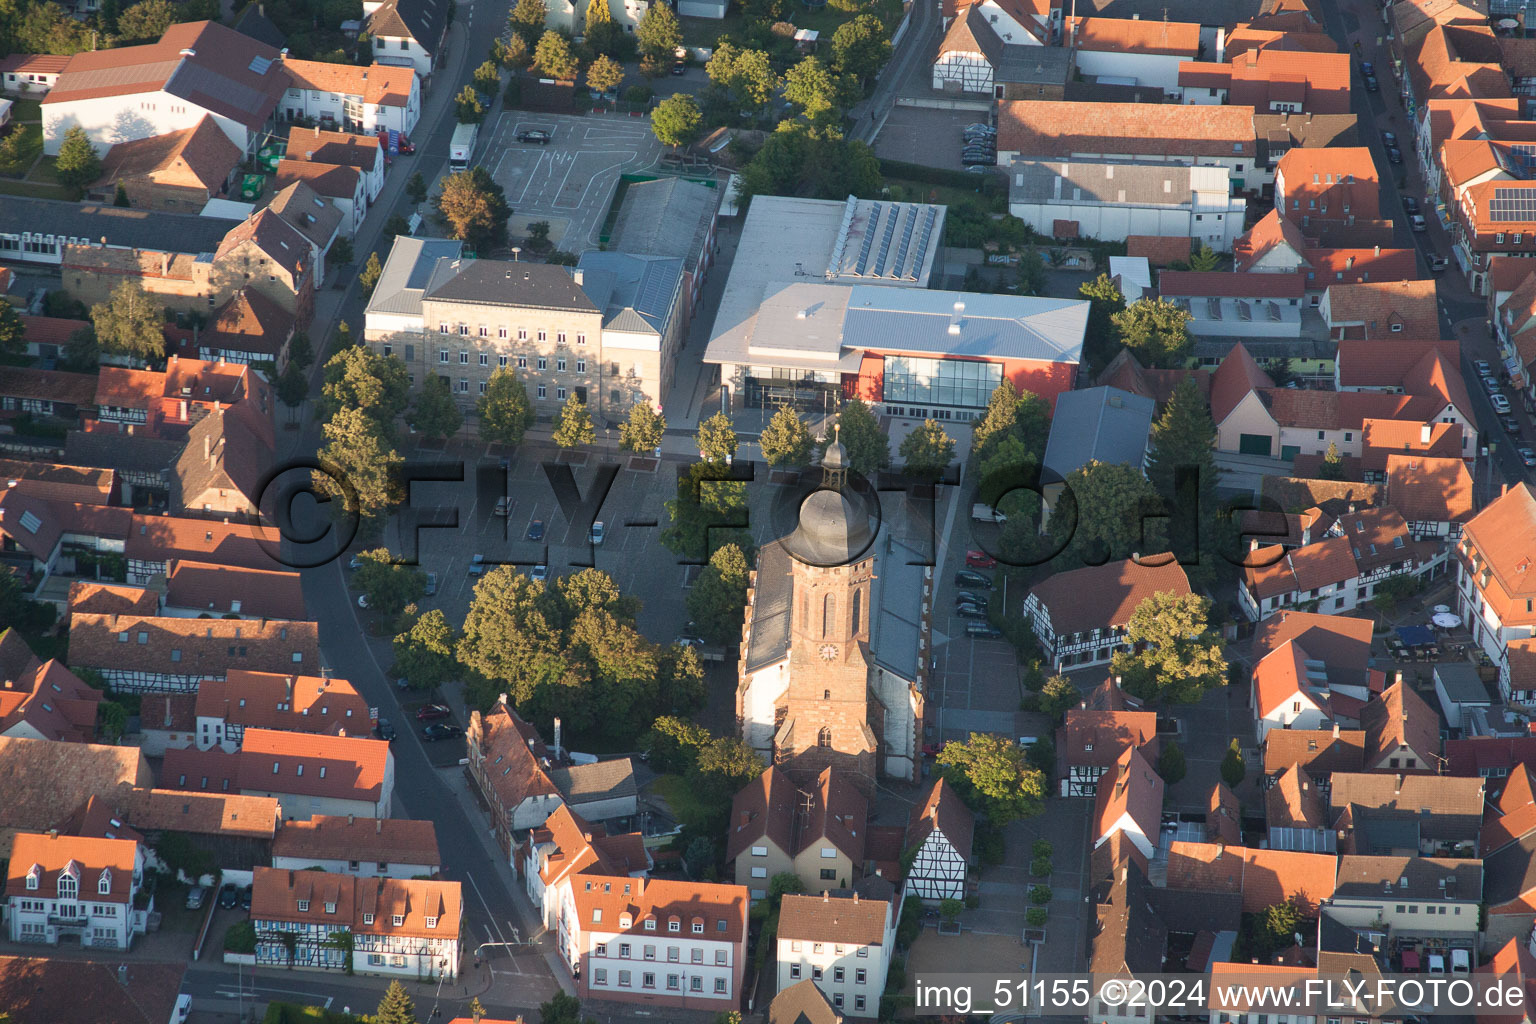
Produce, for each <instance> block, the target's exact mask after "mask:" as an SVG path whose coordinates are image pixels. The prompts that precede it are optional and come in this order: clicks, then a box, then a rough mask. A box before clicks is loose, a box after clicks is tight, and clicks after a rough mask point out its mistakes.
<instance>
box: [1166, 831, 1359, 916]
mask: <svg viewBox="0 0 1536 1024" xmlns="http://www.w3.org/2000/svg"><path fill="white" fill-rule="evenodd" d="M1336 871H1337V858H1335V857H1334V856H1333V855H1332V854H1322V853H1299V852H1295V851H1292V850H1255V849H1251V848H1248V847H1244V846H1223V845H1222V844H1220V843H1188V842H1182V841H1177V840H1176V841H1174V842H1173V843H1172V844H1171V845H1170V847H1169V850H1168V887H1169V888H1170V889H1189V890H1196V891H1200V890H1211V891H1215V892H1241V893H1242V894H1243V910H1244V911H1247V912H1249V913H1257V912H1260V911H1262V910H1264V909H1265V908H1267V907H1272V906H1275V905H1276V904H1279V903H1284V902H1286V901H1287V900H1290V899H1291V898H1292V897H1299V899H1300V903H1301V905H1302V908H1303V910H1304V911H1308V912H1311V911H1315V908H1316V907H1317V906H1319V905H1320V904H1321V903H1322V901H1324V900H1326V899H1329V898H1330V897H1332V896H1333V893H1334V888H1335V882H1336Z"/></svg>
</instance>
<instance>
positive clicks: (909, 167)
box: [880, 160, 997, 192]
mask: <svg viewBox="0 0 1536 1024" xmlns="http://www.w3.org/2000/svg"><path fill="white" fill-rule="evenodd" d="M880 173H881V174H882V175H884V176H885V177H887V178H901V179H904V180H906V181H923V182H927V183H928V184H930V185H948V186H950V187H951V188H963V189H965V190H967V191H970V192H974V191H975V190H976V189H977V187H978V186H980V187H982V188H983V189H985V188H986V187H987V183H988V182H991V183H992V186H993V187H996V181H997V175H995V174H969V173H967V172H965V171H949V170H945V169H944V168H942V167H929V166H927V165H926V164H909V163H907V162H906V161H905V160H881V161H880Z"/></svg>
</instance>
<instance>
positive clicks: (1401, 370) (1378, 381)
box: [1336, 338, 1461, 388]
mask: <svg viewBox="0 0 1536 1024" xmlns="http://www.w3.org/2000/svg"><path fill="white" fill-rule="evenodd" d="M1434 352H1438V353H1440V354H1441V355H1442V356H1443V357H1444V358H1445V359H1446V360H1448V361H1449V362H1450V363H1451V365H1455V363H1456V361H1457V360H1458V359H1460V358H1461V342H1459V341H1456V340H1455V339H1453V338H1447V339H1429V340H1401V339H1398V338H1393V339H1392V340H1391V341H1385V342H1384V341H1378V340H1368V339H1365V338H1346V339H1344V340H1343V341H1340V342H1339V349H1338V354H1337V356H1336V362H1337V363H1338V375H1339V386H1340V387H1345V388H1394V387H1402V386H1403V381H1404V379H1405V378H1406V377H1407V376H1408V373H1409V371H1410V370H1411V369H1412V368H1413V367H1414V366H1416V365H1417V364H1418V363H1419V362H1420V361H1421V360H1423V359H1424V358H1425V357H1426V356H1428V355H1430V354H1431V353H1434Z"/></svg>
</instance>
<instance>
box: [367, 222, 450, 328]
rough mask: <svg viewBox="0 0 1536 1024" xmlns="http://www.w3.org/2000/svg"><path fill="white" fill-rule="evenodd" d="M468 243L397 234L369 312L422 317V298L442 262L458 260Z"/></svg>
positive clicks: (375, 287) (369, 300) (385, 261)
mask: <svg viewBox="0 0 1536 1024" xmlns="http://www.w3.org/2000/svg"><path fill="white" fill-rule="evenodd" d="M463 252H464V243H463V242H460V241H457V240H456V239H452V238H413V237H411V236H410V235H396V236H395V244H394V246H393V247H392V248H391V249H390V250H389V255H388V256H387V257H386V258H385V260H384V272H383V273H382V274H380V275H379V283H378V284H377V285H376V286H374V289H373V294H372V295H371V296H369V298H368V308H367V312H369V313H405V314H407V315H412V316H420V315H421V296H422V293H423V292H424V291H425V290H426V287H427V281H428V279H430V278H431V276H432V271H433V269H434V268H435V267H436V266H437V261H438V260H440V259H450V260H451V259H457V258H458V257H459V256H460V255H461V254H462V253H463Z"/></svg>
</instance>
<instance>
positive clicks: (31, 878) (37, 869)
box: [27, 864, 43, 889]
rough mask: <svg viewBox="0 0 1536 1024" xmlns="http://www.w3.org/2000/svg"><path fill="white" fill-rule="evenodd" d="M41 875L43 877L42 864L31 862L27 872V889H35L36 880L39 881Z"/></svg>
mask: <svg viewBox="0 0 1536 1024" xmlns="http://www.w3.org/2000/svg"><path fill="white" fill-rule="evenodd" d="M42 877H43V869H42V866H41V865H39V864H33V865H32V869H31V870H30V871H28V872H27V888H28V889H36V888H37V885H38V882H40V881H41V880H42Z"/></svg>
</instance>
